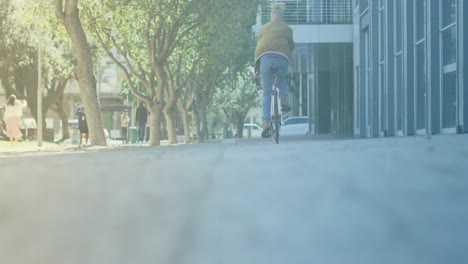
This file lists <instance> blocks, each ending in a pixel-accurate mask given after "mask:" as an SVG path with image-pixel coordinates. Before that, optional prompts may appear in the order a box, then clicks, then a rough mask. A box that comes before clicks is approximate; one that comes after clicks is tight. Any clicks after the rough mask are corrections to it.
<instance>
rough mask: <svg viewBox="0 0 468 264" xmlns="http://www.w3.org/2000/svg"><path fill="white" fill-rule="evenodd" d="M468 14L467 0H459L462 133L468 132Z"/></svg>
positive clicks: (458, 23) (459, 88)
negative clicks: (467, 46) (465, 48)
mask: <svg viewBox="0 0 468 264" xmlns="http://www.w3.org/2000/svg"><path fill="white" fill-rule="evenodd" d="M463 14H465V15H466V14H468V3H466V0H459V1H458V21H457V25H458V65H457V67H458V70H459V74H458V90H459V96H460V100H458V102H459V109H460V110H459V114H460V119H459V125H460V131H458V132H460V133H468V80H467V78H468V77H467V76H468V67H467V66H466V64H467V63H468V52H467V51H465V50H464V49H463V47H465V45H468V41H467V38H468V25H467V23H468V19H467V18H466V17H464V16H463Z"/></svg>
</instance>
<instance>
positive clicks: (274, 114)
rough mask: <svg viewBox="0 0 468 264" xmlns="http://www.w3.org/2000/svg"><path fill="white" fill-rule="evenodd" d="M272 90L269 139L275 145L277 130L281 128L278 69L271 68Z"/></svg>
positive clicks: (277, 135)
mask: <svg viewBox="0 0 468 264" xmlns="http://www.w3.org/2000/svg"><path fill="white" fill-rule="evenodd" d="M272 70H273V78H274V82H273V88H272V92H271V96H272V103H271V108H272V109H271V118H270V120H271V138H272V139H273V142H274V143H275V144H278V143H279V130H280V126H281V115H280V113H279V102H278V101H279V99H278V97H279V78H278V72H277V71H278V68H273V69H272Z"/></svg>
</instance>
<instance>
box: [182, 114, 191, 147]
mask: <svg viewBox="0 0 468 264" xmlns="http://www.w3.org/2000/svg"><path fill="white" fill-rule="evenodd" d="M179 111H180V113H181V114H182V123H183V126H184V143H185V144H190V142H191V139H190V123H189V114H188V111H187V110H186V109H184V108H183V107H179Z"/></svg>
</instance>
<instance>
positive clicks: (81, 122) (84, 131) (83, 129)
mask: <svg viewBox="0 0 468 264" xmlns="http://www.w3.org/2000/svg"><path fill="white" fill-rule="evenodd" d="M76 115H77V116H78V129H79V130H80V143H79V144H78V146H81V143H82V141H83V135H86V144H88V139H89V131H88V122H87V121H86V114H85V111H84V106H82V105H80V106H79V107H78V109H77V111H76Z"/></svg>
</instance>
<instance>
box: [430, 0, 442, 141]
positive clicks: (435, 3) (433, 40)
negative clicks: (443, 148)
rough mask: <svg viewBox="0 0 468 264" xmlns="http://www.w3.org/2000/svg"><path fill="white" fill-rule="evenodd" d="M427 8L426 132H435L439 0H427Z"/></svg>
mask: <svg viewBox="0 0 468 264" xmlns="http://www.w3.org/2000/svg"><path fill="white" fill-rule="evenodd" d="M427 9H428V10H427V22H428V23H427V27H428V29H427V69H428V70H427V73H428V74H427V85H428V93H429V96H428V102H427V103H428V109H429V113H428V120H429V124H428V134H437V133H440V131H441V125H440V120H441V116H440V113H441V111H440V107H441V105H440V75H441V64H442V63H441V61H440V51H439V49H440V29H439V11H440V10H439V0H428V3H427Z"/></svg>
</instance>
